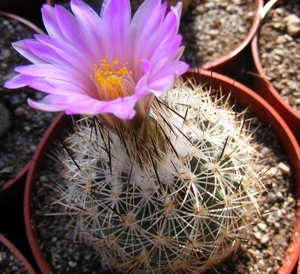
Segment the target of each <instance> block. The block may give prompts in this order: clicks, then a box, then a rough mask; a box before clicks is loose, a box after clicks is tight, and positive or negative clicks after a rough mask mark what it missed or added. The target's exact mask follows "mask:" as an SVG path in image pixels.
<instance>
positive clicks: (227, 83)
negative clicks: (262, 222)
mask: <svg viewBox="0 0 300 274" xmlns="http://www.w3.org/2000/svg"><path fill="white" fill-rule="evenodd" d="M195 76H199V77H200V80H201V79H202V80H204V81H203V82H205V83H207V84H211V85H212V87H213V88H218V89H219V88H220V87H222V91H223V94H224V95H226V94H229V93H230V94H231V98H232V99H237V98H238V97H239V96H240V94H241V90H244V91H245V93H244V94H243V96H242V97H241V96H240V97H241V98H242V99H241V100H239V104H240V102H241V106H244V107H247V106H249V104H250V106H249V108H250V109H251V110H252V111H253V112H254V114H255V115H257V116H258V117H259V118H260V120H262V122H263V123H266V124H268V125H269V124H272V125H271V128H272V129H273V130H274V132H275V133H276V134H277V136H278V138H279V140H280V142H281V145H282V146H283V148H284V150H285V151H286V153H287V154H288V155H289V156H290V157H291V158H290V163H291V165H292V167H293V170H294V171H295V173H296V174H297V175H298V178H297V184H298V185H299V187H298V188H297V193H296V197H297V198H298V199H299V198H300V165H299V162H300V148H299V146H298V143H297V141H296V139H295V136H294V135H293V134H292V132H291V130H290V128H289V127H288V126H287V124H286V123H285V121H284V120H283V119H282V117H281V116H280V115H279V114H278V113H277V112H276V111H275V109H274V108H273V107H272V106H271V105H270V104H269V103H268V102H267V101H265V100H264V99H263V98H262V97H260V96H259V95H257V94H256V93H255V92H254V91H253V90H251V89H250V88H248V87H246V86H244V85H243V84H241V83H238V82H236V81H235V80H233V79H231V78H229V77H226V76H224V75H221V74H219V73H216V72H211V71H207V70H198V71H196V70H190V71H188V72H187V73H186V74H185V75H183V77H184V78H186V79H190V78H194V79H196V80H197V77H195ZM214 79H215V80H217V81H214ZM226 90H227V91H226ZM256 102H257V103H258V105H257V106H255V105H254V103H256ZM262 107H263V109H261V108H262ZM257 112H259V113H260V115H259V114H258V113H257ZM66 117H68V116H65V115H63V114H60V115H59V116H57V117H56V119H55V120H54V121H53V122H52V124H51V125H50V127H49V128H48V130H47V132H46V133H45V135H44V136H43V139H42V140H41V142H40V143H39V145H38V149H37V150H36V153H35V155H34V157H33V160H32V165H31V166H30V169H29V172H28V175H27V179H26V185H25V194H24V218H25V228H26V233H27V237H28V241H29V244H30V247H31V250H32V253H33V255H34V257H35V259H36V261H37V264H38V265H39V267H40V269H41V271H42V272H43V273H50V271H51V270H50V266H49V265H48V264H47V262H46V261H45V259H44V257H43V254H42V251H41V249H40V247H39V245H38V240H37V239H36V235H35V231H34V228H33V227H32V224H31V217H32V215H33V213H32V210H31V207H30V205H31V203H32V202H31V191H32V189H33V187H34V180H33V178H34V176H35V173H36V172H37V171H38V169H39V165H37V164H36V163H38V162H40V161H41V160H42V159H43V157H44V156H45V155H43V153H42V149H43V147H44V146H46V147H48V146H49V144H48V145H47V136H49V135H50V138H51V140H53V138H55V136H57V135H58V134H59V133H60V132H61V129H62V128H63V127H62V125H64V124H65V125H66V124H67V123H68V121H70V119H66ZM55 127H58V128H59V133H56V134H55V132H53V130H54V129H55ZM296 210H297V212H296V220H295V225H294V231H293V234H292V235H293V236H295V235H297V233H298V232H299V231H300V205H298V206H297V209H296ZM299 254H300V237H294V238H293V239H292V240H291V242H290V245H289V247H288V248H287V251H286V255H285V258H284V260H283V261H284V264H283V265H282V267H281V268H280V270H279V272H278V273H291V271H292V270H293V268H294V266H295V265H296V262H297V261H298V258H299Z"/></svg>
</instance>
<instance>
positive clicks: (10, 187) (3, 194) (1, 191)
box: [0, 2, 44, 201]
mask: <svg viewBox="0 0 300 274" xmlns="http://www.w3.org/2000/svg"><path fill="white" fill-rule="evenodd" d="M1 3H2V2H0V4H1ZM0 7H1V6H0ZM0 16H1V17H5V18H7V19H9V20H15V21H17V22H18V23H20V24H22V25H24V26H25V27H26V28H28V29H29V30H31V31H32V32H33V33H40V34H43V33H44V32H43V31H42V30H41V29H40V28H39V27H38V26H36V25H35V24H33V23H32V22H30V21H28V20H27V19H25V18H23V17H20V16H18V15H15V14H12V13H8V12H2V11H0ZM24 38H30V37H24ZM12 42H14V41H12ZM16 65H18V64H16ZM29 162H30V161H29V160H28V162H27V163H26V164H25V165H24V166H23V168H22V169H21V170H19V171H18V172H17V173H16V174H15V175H14V176H13V177H12V178H10V179H9V180H8V181H7V182H5V183H4V185H2V186H0V199H1V201H3V200H4V199H8V197H10V193H14V192H15V191H16V187H18V186H17V185H18V183H19V182H20V181H22V178H24V176H25V174H26V172H27V171H28V167H29Z"/></svg>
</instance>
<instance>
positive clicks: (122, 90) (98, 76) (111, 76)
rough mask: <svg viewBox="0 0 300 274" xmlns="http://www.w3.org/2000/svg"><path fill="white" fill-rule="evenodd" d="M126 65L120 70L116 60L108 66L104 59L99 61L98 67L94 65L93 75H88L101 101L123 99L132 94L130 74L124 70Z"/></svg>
mask: <svg viewBox="0 0 300 274" xmlns="http://www.w3.org/2000/svg"><path fill="white" fill-rule="evenodd" d="M127 64H128V63H125V64H124V66H122V67H121V68H120V62H119V60H118V59H117V58H115V59H114V60H113V62H112V64H109V63H108V62H107V59H106V58H104V59H102V60H101V63H100V66H99V67H98V66H97V65H96V64H94V75H90V77H91V78H92V79H93V80H94V82H95V84H96V86H97V88H98V95H99V97H100V99H101V100H104V101H106V100H113V99H116V98H119V97H121V98H123V97H125V96H126V95H128V94H130V92H132V90H133V80H132V76H131V75H132V72H131V71H128V69H127V68H126V65H127Z"/></svg>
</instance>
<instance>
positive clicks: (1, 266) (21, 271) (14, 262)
mask: <svg viewBox="0 0 300 274" xmlns="http://www.w3.org/2000/svg"><path fill="white" fill-rule="evenodd" d="M0 273H1V274H26V273H29V272H28V271H27V269H26V268H25V266H24V265H23V264H22V262H21V261H20V260H19V259H18V258H17V257H16V256H15V254H14V253H13V252H12V251H11V250H10V249H9V248H7V247H6V246H5V245H4V244H3V243H2V242H0Z"/></svg>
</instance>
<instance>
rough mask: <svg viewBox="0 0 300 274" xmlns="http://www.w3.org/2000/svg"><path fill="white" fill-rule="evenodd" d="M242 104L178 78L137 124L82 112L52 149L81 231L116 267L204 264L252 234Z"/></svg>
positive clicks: (249, 159)
mask: <svg viewBox="0 0 300 274" xmlns="http://www.w3.org/2000/svg"><path fill="white" fill-rule="evenodd" d="M243 115H244V112H242V113H236V112H234V111H233V110H232V108H231V107H230V106H229V104H228V102H227V101H226V100H224V98H218V97H217V96H214V95H213V94H212V91H211V90H205V88H204V87H202V86H194V85H192V84H183V83H179V84H178V85H177V86H176V87H175V88H173V89H172V90H171V91H170V92H168V93H167V95H166V96H165V97H164V98H162V99H160V100H157V99H156V100H154V102H153V103H152V105H151V109H150V110H149V117H148V118H147V119H146V120H145V121H144V122H143V124H142V125H141V126H140V127H139V128H134V129H133V128H126V127H122V126H120V125H119V126H116V128H115V130H108V129H107V128H105V126H104V125H103V124H102V123H101V119H99V118H98V117H83V118H82V119H80V120H79V121H77V122H76V125H75V127H74V129H75V130H74V133H72V134H70V135H69V137H68V138H67V139H65V141H64V147H65V148H66V149H65V150H64V152H63V153H58V157H59V160H60V162H61V163H62V164H63V166H64V167H63V169H62V170H61V172H60V174H61V176H62V177H63V181H64V184H65V185H64V186H63V187H62V186H59V187H58V190H59V191H60V192H61V197H62V198H61V199H60V200H59V203H60V204H62V208H63V210H64V211H65V213H66V214H70V216H73V217H74V216H75V217H74V224H75V225H74V227H75V232H74V233H75V235H76V237H77V239H80V240H81V241H83V242H85V243H87V244H89V245H91V246H92V247H93V249H94V250H95V252H98V253H99V255H100V256H99V258H101V260H102V261H103V266H105V267H107V268H109V269H111V270H113V271H115V272H118V271H119V272H121V273H201V272H204V271H205V270H207V269H210V268H211V267H212V266H213V265H215V264H217V263H220V262H221V261H222V260H223V259H224V258H226V257H228V256H229V255H230V254H231V253H232V252H233V251H235V250H236V249H237V247H238V246H239V242H240V240H241V239H245V238H247V236H248V235H249V234H248V233H249V227H250V226H251V223H252V222H253V221H254V220H255V218H257V216H258V215H259V205H260V203H261V201H262V196H263V195H262V194H263V192H264V188H263V184H262V182H261V177H262V174H261V170H262V167H261V165H260V158H259V155H258V153H257V150H256V144H255V142H254V140H253V139H252V137H251V134H250V133H249V130H248V128H249V127H248V124H249V121H247V120H245V118H244V117H243Z"/></svg>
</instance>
